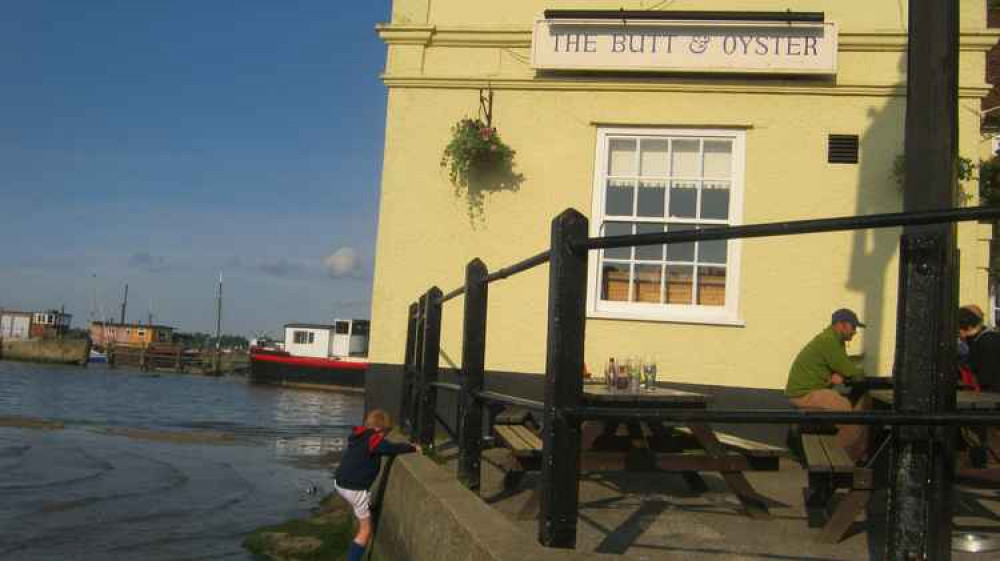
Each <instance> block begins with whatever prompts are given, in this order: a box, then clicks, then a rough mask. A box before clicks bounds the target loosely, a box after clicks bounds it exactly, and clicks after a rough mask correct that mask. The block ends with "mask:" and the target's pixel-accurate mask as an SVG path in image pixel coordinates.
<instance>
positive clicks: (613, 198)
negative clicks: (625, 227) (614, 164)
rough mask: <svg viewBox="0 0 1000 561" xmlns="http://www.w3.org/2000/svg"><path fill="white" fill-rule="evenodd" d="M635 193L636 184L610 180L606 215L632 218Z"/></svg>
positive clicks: (605, 204)
mask: <svg viewBox="0 0 1000 561" xmlns="http://www.w3.org/2000/svg"><path fill="white" fill-rule="evenodd" d="M634 193H635V182H633V181H622V180H620V179H609V180H608V190H607V193H606V196H607V199H605V203H604V206H605V208H604V213H605V214H610V215H612V216H632V197H633V196H634Z"/></svg>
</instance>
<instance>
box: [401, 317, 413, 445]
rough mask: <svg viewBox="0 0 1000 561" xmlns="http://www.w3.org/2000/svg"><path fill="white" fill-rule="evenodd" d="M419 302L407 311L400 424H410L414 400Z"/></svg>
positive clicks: (405, 425)
mask: <svg viewBox="0 0 1000 561" xmlns="http://www.w3.org/2000/svg"><path fill="white" fill-rule="evenodd" d="M417 310H418V307H417V303H416V302H414V303H413V304H410V307H409V308H407V312H406V350H405V351H404V358H403V381H402V384H401V387H400V392H399V425H400V426H401V427H403V428H406V427H408V426H411V425H410V419H409V416H410V404H411V403H412V401H413V395H412V392H413V364H414V363H413V358H414V355H415V354H416V344H417Z"/></svg>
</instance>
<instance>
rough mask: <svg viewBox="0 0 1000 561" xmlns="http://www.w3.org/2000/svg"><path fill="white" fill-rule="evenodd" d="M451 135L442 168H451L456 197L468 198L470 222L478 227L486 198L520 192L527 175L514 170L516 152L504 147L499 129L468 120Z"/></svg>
mask: <svg viewBox="0 0 1000 561" xmlns="http://www.w3.org/2000/svg"><path fill="white" fill-rule="evenodd" d="M451 132H452V136H451V141H450V142H449V143H448V146H446V147H445V149H444V154H443V155H442V156H441V167H443V168H447V169H448V178H449V179H450V180H451V184H452V185H453V186H454V187H455V196H456V197H464V198H465V200H466V203H467V204H468V213H469V221H470V222H471V223H472V224H473V225H475V224H476V222H477V221H481V220H482V219H483V210H484V208H483V207H484V203H485V200H486V196H487V195H490V194H492V193H498V192H501V191H517V190H518V189H519V188H520V187H521V183H522V182H524V176H523V175H522V174H520V173H517V172H516V171H514V154H515V151H514V150H513V149H512V148H511V147H510V146H507V145H506V144H504V142H503V141H502V140H501V139H500V135H499V134H498V133H497V130H496V128H493V127H490V126H488V125H487V124H486V123H484V122H483V121H482V120H480V119H470V118H465V119H462V120H461V121H459V122H458V123H456V124H455V125H454V126H453V127H452V129H451Z"/></svg>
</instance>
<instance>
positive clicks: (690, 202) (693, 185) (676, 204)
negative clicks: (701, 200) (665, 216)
mask: <svg viewBox="0 0 1000 561" xmlns="http://www.w3.org/2000/svg"><path fill="white" fill-rule="evenodd" d="M697 208H698V183H697V182H696V181H674V182H673V183H671V184H670V216H676V217H678V218H694V217H695V212H696V210H697Z"/></svg>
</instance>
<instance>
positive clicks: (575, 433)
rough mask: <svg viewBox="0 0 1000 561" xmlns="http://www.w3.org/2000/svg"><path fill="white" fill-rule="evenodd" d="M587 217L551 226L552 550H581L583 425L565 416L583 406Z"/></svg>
mask: <svg viewBox="0 0 1000 561" xmlns="http://www.w3.org/2000/svg"><path fill="white" fill-rule="evenodd" d="M587 227H588V223H587V218H586V217H585V216H583V215H582V214H580V213H579V212H577V211H575V210H573V209H568V210H565V211H563V213H562V214H560V215H559V216H557V217H556V218H555V220H553V221H552V247H551V250H550V256H551V257H550V262H549V309H548V341H547V343H546V353H545V412H544V417H543V419H544V420H543V424H544V427H543V431H542V480H541V482H540V484H539V487H540V488H541V491H542V493H541V495H542V496H541V510H542V512H541V520H540V524H539V529H538V534H539V536H538V539H539V541H540V542H541V543H542V545H545V546H549V547H563V548H572V547H574V546H575V545H576V519H577V507H578V503H579V476H580V422H579V421H577V420H575V418H570V417H568V416H567V415H566V413H567V412H568V411H572V410H574V409H576V408H578V407H579V406H580V405H581V401H582V396H583V345H584V338H585V326H586V315H585V314H586V293H587V251H586V250H584V251H580V252H575V251H573V249H572V245H571V244H573V243H574V242H579V241H583V240H586V239H587Z"/></svg>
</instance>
